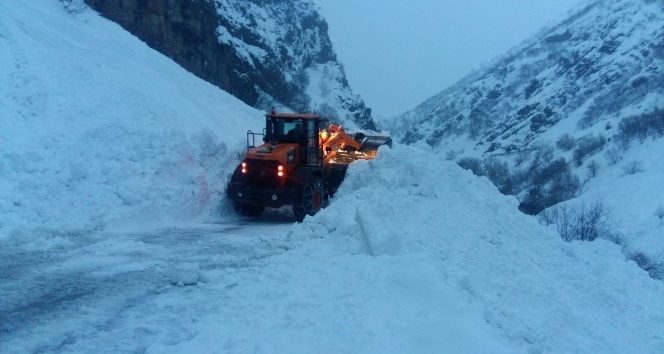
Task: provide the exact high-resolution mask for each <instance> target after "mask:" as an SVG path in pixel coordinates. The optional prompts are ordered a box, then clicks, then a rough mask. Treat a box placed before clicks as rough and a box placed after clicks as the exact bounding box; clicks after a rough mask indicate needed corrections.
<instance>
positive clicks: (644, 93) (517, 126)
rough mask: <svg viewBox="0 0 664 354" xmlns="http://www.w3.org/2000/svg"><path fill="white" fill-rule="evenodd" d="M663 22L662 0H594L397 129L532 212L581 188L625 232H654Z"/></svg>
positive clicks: (663, 89) (659, 199) (661, 132)
mask: <svg viewBox="0 0 664 354" xmlns="http://www.w3.org/2000/svg"><path fill="white" fill-rule="evenodd" d="M663 23H664V4H663V3H662V2H661V1H650V0H602V1H590V2H588V3H586V4H585V5H583V6H581V7H580V8H579V9H578V10H577V11H576V12H574V13H572V15H571V16H570V17H569V18H568V19H567V20H565V21H564V22H562V23H560V24H558V25H556V26H553V27H550V28H546V29H544V30H542V31H541V33H539V34H538V35H536V36H535V37H533V38H532V39H531V40H529V41H527V42H525V43H524V44H522V45H521V46H519V47H518V48H515V49H514V50H513V51H511V52H510V53H508V54H507V55H505V56H504V57H503V58H499V59H497V60H496V61H495V62H494V63H493V64H492V65H489V66H487V67H485V68H482V69H480V70H478V71H477V72H475V73H472V74H471V75H469V76H468V77H466V78H465V79H464V80H462V81H460V82H459V83H458V84H456V85H455V86H453V87H450V88H448V89H446V90H444V91H442V92H441V93H439V94H437V95H435V96H433V97H432V98H430V99H429V100H427V101H425V102H424V103H422V104H421V105H420V106H418V107H417V108H415V109H414V110H413V111H411V112H408V113H406V114H405V115H403V116H402V117H400V118H399V119H397V120H395V121H394V122H393V123H392V129H391V130H392V131H393V132H395V134H399V132H402V136H401V141H403V142H407V143H412V142H415V141H426V142H427V143H428V144H429V145H431V146H434V147H435V148H436V150H437V151H438V152H439V153H440V158H441V159H446V160H456V161H459V162H460V164H462V165H464V166H465V167H467V168H471V169H473V170H474V171H475V172H476V173H478V174H483V175H487V176H489V177H490V178H491V180H492V181H493V182H495V183H496V185H497V186H498V187H499V188H500V190H501V191H503V192H504V193H508V194H514V195H517V196H518V198H519V200H520V201H521V209H522V210H523V211H525V212H527V213H531V214H537V213H539V212H540V211H541V210H542V209H544V208H547V207H549V206H551V205H555V204H557V203H560V202H562V201H565V200H568V199H570V198H575V197H580V198H581V199H584V200H586V201H589V200H598V201H600V202H606V203H607V206H609V207H610V208H611V209H613V211H614V214H613V217H614V218H615V221H617V223H618V224H620V225H621V226H622V227H619V228H618V229H619V230H620V231H622V232H623V233H624V234H625V235H626V237H627V239H630V238H632V237H631V236H634V235H636V234H643V233H645V234H649V235H652V234H654V233H658V234H659V233H661V231H660V230H658V229H657V228H656V226H657V217H656V216H654V215H653V214H654V212H655V211H656V210H657V209H658V206H659V205H664V192H663V191H662V188H660V187H659V185H658V183H657V182H655V181H657V180H660V179H661V178H662V174H661V173H662V170H661V166H662V162H663V161H664V160H662V156H664V149H662V147H663V145H662V143H661V142H658V141H659V140H661V139H662V137H664V46H663V43H664V27H663V26H662V24H663ZM634 172H636V173H634ZM626 175H628V176H626ZM628 181H629V182H628ZM637 190H638V192H637ZM600 191H601V192H600ZM644 194H647V195H648V196H649V197H648V198H646V199H645V200H644V198H643V196H644ZM616 195H621V196H622V197H621V198H615V196H616ZM576 202H579V201H576ZM635 210H638V214H640V217H639V218H634V217H633V215H634V214H635ZM637 219H638V220H643V221H639V222H637V223H638V224H639V225H636V224H637V223H635V222H636V220H637ZM646 220H647V221H646ZM644 223H647V224H649V225H651V226H649V227H648V230H644V229H643V227H642V226H643V225H645V224H644ZM649 238H650V239H653V237H652V236H651V237H649ZM660 240H661V241H659V242H657V244H658V246H657V247H656V248H655V249H654V250H652V251H650V252H654V253H655V254H657V253H659V252H660V251H662V250H664V240H662V239H661V237H660Z"/></svg>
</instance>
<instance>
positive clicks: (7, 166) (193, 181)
mask: <svg viewBox="0 0 664 354" xmlns="http://www.w3.org/2000/svg"><path fill="white" fill-rule="evenodd" d="M0 44H1V45H2V48H3V49H4V48H7V49H8V50H2V51H0V64H2V65H0V70H2V71H1V72H0V75H1V76H0V79H1V81H0V85H2V86H0V106H1V107H2V112H3V115H2V116H0V118H1V119H2V123H3V128H5V129H3V130H1V131H0V139H1V143H2V148H3V151H2V154H1V155H0V157H1V160H0V197H1V198H0V203H2V204H0V223H2V227H1V228H0V256H1V257H0V352H2V353H25V352H50V353H89V352H102V353H118V352H145V353H218V352H223V353H247V352H253V353H312V352H315V353H356V352H359V353H440V352H454V353H588V352H593V353H627V352H634V353H657V352H658V351H660V350H661V348H662V347H664V338H663V337H662V333H663V332H664V318H663V317H662V313H664V285H663V284H662V283H661V282H657V281H654V280H652V279H651V278H649V277H648V275H647V274H646V273H645V272H643V271H642V270H641V269H640V268H638V267H637V266H636V265H635V264H634V263H633V262H631V261H625V259H624V257H623V255H622V254H621V250H620V248H619V247H618V246H616V245H614V244H612V243H609V242H605V241H599V242H594V243H565V242H563V241H561V240H560V238H559V236H558V235H557V234H556V233H555V232H554V231H553V230H552V229H550V228H545V227H543V226H541V225H540V224H539V223H538V222H537V221H536V220H535V219H534V218H531V217H528V216H526V215H523V214H521V213H519V212H518V211H517V204H518V203H517V201H516V199H514V198H513V197H508V196H504V195H501V194H500V193H498V191H497V189H496V188H495V187H494V186H492V185H491V183H490V182H489V181H488V180H487V179H486V178H478V177H476V176H474V175H472V174H471V173H470V172H467V171H464V170H462V169H460V168H459V167H458V166H456V165H455V164H453V163H451V162H441V161H439V160H438V159H436V155H435V154H434V153H433V152H432V151H431V149H430V148H429V147H426V146H425V147H422V146H416V147H413V146H404V145H400V144H395V146H394V149H389V148H387V147H384V148H382V149H381V151H380V154H379V156H378V158H377V159H375V160H372V161H370V162H369V161H362V162H358V163H357V164H354V165H352V166H351V167H350V169H349V171H348V177H347V179H346V181H345V182H344V184H343V185H342V186H341V188H340V189H339V191H338V193H337V195H336V196H335V198H334V199H333V201H332V203H331V205H330V206H329V207H328V208H326V209H324V210H322V211H321V212H320V213H319V214H318V215H316V216H314V217H307V218H306V219H305V221H304V222H303V223H301V224H293V225H289V224H285V223H283V222H279V223H257V224H239V223H236V224H223V223H217V224H213V223H199V224H197V226H196V227H195V228H187V229H177V228H172V227H171V226H172V224H173V223H174V221H177V219H180V220H185V221H190V222H191V221H196V220H197V219H202V220H204V221H210V220H214V219H216V221H218V222H220V221H223V220H219V217H218V216H216V217H215V216H213V215H211V214H210V212H211V211H212V210H213V209H215V208H216V205H218V202H219V198H220V189H221V188H222V187H223V184H224V179H225V178H226V173H227V172H228V168H229V167H230V166H233V165H234V164H235V163H236V162H237V158H238V156H236V155H235V154H236V152H237V151H240V149H241V148H242V147H243V145H244V131H245V130H246V129H247V128H253V126H249V125H250V123H251V122H254V123H255V124H256V125H258V126H260V124H261V123H262V118H261V115H260V112H256V111H255V110H253V109H251V108H248V107H247V106H245V105H243V104H242V103H239V102H238V101H237V100H235V99H233V98H231V97H229V96H228V95H226V94H224V93H223V92H220V91H218V89H216V88H214V87H212V86H210V85H208V84H205V83H203V82H201V81H200V80H198V79H196V78H194V77H193V76H191V75H190V74H188V73H186V72H185V71H183V70H182V69H181V68H179V67H178V66H176V65H174V64H172V63H171V62H170V61H169V60H167V59H165V58H163V57H161V56H160V55H158V54H156V53H155V52H154V51H152V50H150V49H147V48H146V47H145V45H143V44H142V43H140V42H139V41H137V40H136V39H134V38H133V37H132V36H130V35H128V34H127V33H126V32H125V31H123V30H122V29H121V28H120V27H118V26H116V25H114V24H111V23H109V22H107V21H105V20H103V19H101V18H99V17H98V16H96V15H95V14H92V13H90V12H87V11H83V12H81V13H77V14H68V13H67V12H65V11H64V10H63V9H62V5H61V4H60V3H59V2H57V1H51V0H36V1H30V2H0ZM5 112H8V114H5ZM155 219H158V224H156V225H157V226H159V227H161V228H164V229H165V230H158V231H149V232H146V231H140V232H133V233H128V232H126V230H125V229H126V226H127V224H130V226H132V225H131V224H132V222H139V223H148V222H150V221H154V220H155ZM154 225H155V224H153V226H154ZM184 284H188V285H189V286H183V285H184Z"/></svg>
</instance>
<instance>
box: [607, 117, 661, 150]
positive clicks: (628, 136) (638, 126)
mask: <svg viewBox="0 0 664 354" xmlns="http://www.w3.org/2000/svg"><path fill="white" fill-rule="evenodd" d="M650 136H651V137H660V136H664V108H658V109H655V110H653V111H651V112H648V113H644V114H639V115H636V116H632V117H627V118H624V119H623V120H622V121H620V124H619V125H618V134H617V136H616V138H617V139H618V140H619V141H620V143H621V144H622V145H623V146H624V147H626V146H627V145H629V142H630V141H632V140H633V139H638V140H639V141H641V142H643V141H644V140H645V139H646V138H648V137H650Z"/></svg>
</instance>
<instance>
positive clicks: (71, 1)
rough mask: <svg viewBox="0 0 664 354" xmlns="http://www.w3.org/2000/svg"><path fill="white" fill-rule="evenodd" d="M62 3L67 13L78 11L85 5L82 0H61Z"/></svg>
mask: <svg viewBox="0 0 664 354" xmlns="http://www.w3.org/2000/svg"><path fill="white" fill-rule="evenodd" d="M61 1H62V4H63V5H64V7H65V10H67V12H69V13H72V14H74V13H79V12H81V11H83V10H84V9H85V8H86V7H87V5H85V2H84V0H61Z"/></svg>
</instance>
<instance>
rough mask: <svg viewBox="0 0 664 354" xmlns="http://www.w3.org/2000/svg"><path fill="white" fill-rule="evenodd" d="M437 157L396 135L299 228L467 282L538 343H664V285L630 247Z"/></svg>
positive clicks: (632, 346)
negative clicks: (559, 225) (575, 232)
mask: <svg viewBox="0 0 664 354" xmlns="http://www.w3.org/2000/svg"><path fill="white" fill-rule="evenodd" d="M432 156H433V155H431V154H430V153H429V152H428V151H426V149H425V148H422V149H420V148H413V147H406V146H401V145H396V146H395V148H394V149H392V150H390V149H384V150H382V151H381V153H380V154H379V157H378V158H377V159H376V160H373V161H369V162H364V163H358V164H354V165H352V166H351V168H350V169H349V171H348V176H347V178H346V180H345V181H344V184H343V185H342V187H341V188H340V190H339V194H338V195H337V197H335V199H334V201H333V203H332V204H331V205H330V207H329V208H327V209H325V210H324V211H323V212H321V213H320V214H319V215H318V216H316V217H314V218H310V219H307V220H306V221H305V223H304V224H302V225H301V227H300V228H299V230H297V231H295V234H296V235H297V236H296V237H307V236H308V237H312V236H311V235H316V237H321V240H320V241H319V242H318V243H323V244H325V246H327V247H329V248H332V249H336V250H337V251H338V252H342V253H348V254H356V255H358V256H359V255H370V256H375V257H377V259H379V260H377V262H382V261H385V259H389V257H388V258H384V257H386V256H385V255H392V256H391V257H392V258H393V259H394V260H393V261H392V262H399V261H400V260H403V259H409V260H411V261H412V262H408V265H405V266H404V268H406V269H408V271H414V273H413V274H411V275H409V277H411V278H412V279H413V282H412V283H411V284H409V286H412V287H413V288H417V287H418V286H429V285H430V284H432V283H435V282H442V283H451V284H453V285H454V286H457V287H458V288H459V289H461V291H462V293H464V294H466V295H467V297H468V298H469V299H470V300H469V301H472V302H479V303H481V304H482V307H483V310H482V314H483V318H484V319H485V320H486V321H487V322H488V323H490V324H491V325H493V327H494V328H497V329H499V330H500V331H501V332H502V333H503V335H504V336H505V337H506V338H507V339H509V341H510V343H511V344H514V345H515V346H516V347H517V348H522V349H524V350H527V351H528V352H546V353H572V352H602V353H610V352H641V353H653V352H657V351H658V350H660V349H661V348H663V347H664V338H663V337H662V336H661V333H662V331H663V330H664V317H662V315H661V314H662V313H664V296H662V295H664V286H663V285H662V284H661V282H657V281H654V280H652V279H650V278H649V277H648V275H647V274H646V273H645V272H644V271H642V270H641V269H639V268H638V267H637V266H636V264H635V263H633V262H631V261H625V260H624V256H623V255H622V253H621V250H620V247H619V246H617V245H615V244H612V243H610V242H608V241H597V242H593V243H565V242H563V241H562V240H561V239H560V237H559V236H558V235H557V234H555V233H554V232H553V231H552V230H549V229H545V228H544V227H542V226H541V225H539V224H538V223H537V221H536V220H535V219H534V218H532V217H529V216H526V215H523V214H521V213H519V212H518V210H517V205H518V203H517V200H516V199H515V198H513V197H511V196H504V195H501V194H500V193H499V192H498V191H497V190H496V188H495V187H494V186H493V185H492V184H491V183H490V182H489V181H488V179H486V178H477V177H475V176H473V175H472V174H471V173H470V172H468V171H464V170H462V169H460V168H459V167H458V166H456V165H455V164H453V163H449V162H439V161H435V160H432V159H433V157H432ZM313 247H321V246H320V245H315V246H313ZM415 255H418V257H419V259H417V258H415V259H413V258H414V256H415ZM424 263H428V264H432V265H433V266H434V268H435V269H436V271H437V272H439V274H437V276H423V277H422V278H419V277H420V276H421V274H419V272H418V271H416V270H415V269H418V267H420V266H421V265H422V264H424ZM430 275H431V274H430ZM425 284H426V285H425ZM431 311H435V306H432V307H431Z"/></svg>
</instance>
